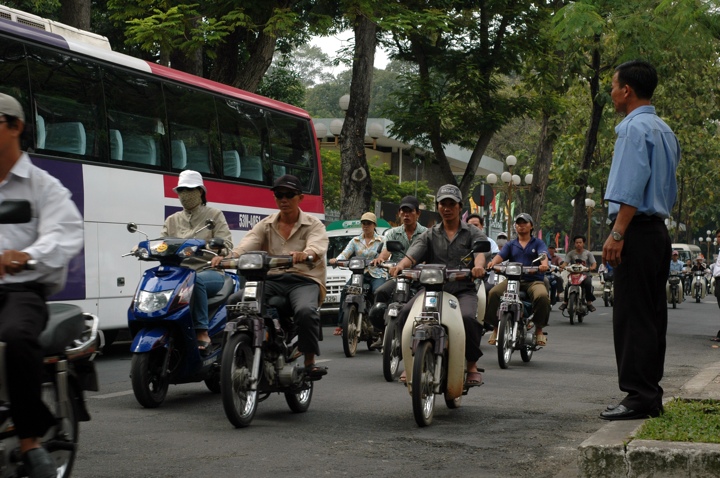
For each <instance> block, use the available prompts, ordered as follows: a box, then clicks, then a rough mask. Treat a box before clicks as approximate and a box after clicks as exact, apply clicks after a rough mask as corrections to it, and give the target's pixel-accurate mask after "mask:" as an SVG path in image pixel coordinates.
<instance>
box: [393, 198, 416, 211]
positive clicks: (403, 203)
mask: <svg viewBox="0 0 720 478" xmlns="http://www.w3.org/2000/svg"><path fill="white" fill-rule="evenodd" d="M404 207H407V208H410V209H412V210H413V211H418V210H419V209H420V202H419V201H418V200H417V198H416V197H415V196H405V197H404V198H402V199H401V200H400V207H399V208H398V209H402V208H404Z"/></svg>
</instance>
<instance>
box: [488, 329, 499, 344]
mask: <svg viewBox="0 0 720 478" xmlns="http://www.w3.org/2000/svg"><path fill="white" fill-rule="evenodd" d="M488 343H489V344H490V345H495V344H497V329H493V331H492V334H490V339H489V340H488Z"/></svg>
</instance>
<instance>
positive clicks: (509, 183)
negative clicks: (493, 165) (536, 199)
mask: <svg viewBox="0 0 720 478" xmlns="http://www.w3.org/2000/svg"><path fill="white" fill-rule="evenodd" d="M505 164H507V166H508V170H507V171H504V172H503V173H502V174H501V175H500V180H501V181H502V183H498V177H497V174H494V173H490V174H488V175H487V178H486V179H487V182H488V184H489V185H490V187H492V188H493V190H495V191H503V192H504V193H505V195H506V197H507V200H506V208H507V214H506V216H507V233H508V237H510V234H511V232H510V231H511V229H510V226H512V215H511V214H510V207H511V204H512V198H513V193H514V192H515V191H518V190H523V189H530V186H531V185H532V181H533V175H532V174H527V175H525V184H524V185H521V183H522V179H520V176H518V175H517V174H513V167H515V165H516V164H517V158H516V157H515V156H513V155H512V154H511V155H510V156H508V157H507V158H505Z"/></svg>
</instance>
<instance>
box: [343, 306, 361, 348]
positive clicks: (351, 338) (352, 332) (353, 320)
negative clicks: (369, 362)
mask: <svg viewBox="0 0 720 478" xmlns="http://www.w3.org/2000/svg"><path fill="white" fill-rule="evenodd" d="M361 319H362V317H360V314H358V311H357V307H353V306H350V307H348V308H346V309H345V313H344V314H343V325H342V329H343V333H342V342H343V352H345V356H346V357H354V356H355V353H357V347H358V341H359V340H360V320H361Z"/></svg>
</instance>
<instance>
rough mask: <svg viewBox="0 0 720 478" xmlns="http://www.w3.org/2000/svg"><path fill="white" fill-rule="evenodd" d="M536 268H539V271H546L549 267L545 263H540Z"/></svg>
mask: <svg viewBox="0 0 720 478" xmlns="http://www.w3.org/2000/svg"><path fill="white" fill-rule="evenodd" d="M538 270H539V271H540V272H547V271H549V270H550V268H549V267H548V266H547V265H545V264H540V266H538Z"/></svg>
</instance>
